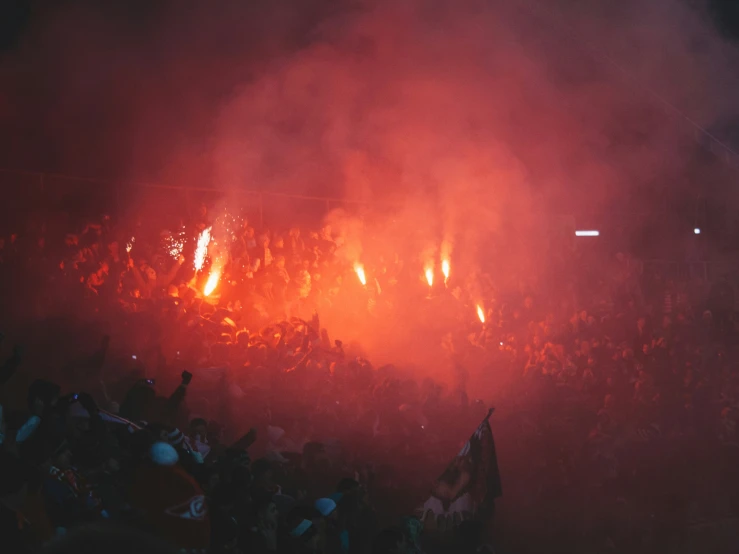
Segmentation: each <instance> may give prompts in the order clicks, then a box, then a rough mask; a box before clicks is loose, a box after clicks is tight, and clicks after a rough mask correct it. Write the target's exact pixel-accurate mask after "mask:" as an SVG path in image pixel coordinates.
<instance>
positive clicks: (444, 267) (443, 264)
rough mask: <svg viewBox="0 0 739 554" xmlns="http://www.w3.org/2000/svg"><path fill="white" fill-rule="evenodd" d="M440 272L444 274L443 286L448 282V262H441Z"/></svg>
mask: <svg viewBox="0 0 739 554" xmlns="http://www.w3.org/2000/svg"><path fill="white" fill-rule="evenodd" d="M441 272H442V273H443V274H444V284H445V285H446V284H447V282H448V281H449V260H441Z"/></svg>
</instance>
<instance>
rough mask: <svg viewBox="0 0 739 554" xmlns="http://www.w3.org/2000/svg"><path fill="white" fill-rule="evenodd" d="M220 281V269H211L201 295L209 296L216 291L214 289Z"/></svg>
mask: <svg viewBox="0 0 739 554" xmlns="http://www.w3.org/2000/svg"><path fill="white" fill-rule="evenodd" d="M220 279H221V270H220V269H212V270H211V272H210V275H209V276H208V280H207V281H206V283H205V288H204V289H203V295H204V296H210V295H211V293H212V292H213V291H214V290H216V287H217V286H218V281H220Z"/></svg>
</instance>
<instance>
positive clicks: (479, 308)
mask: <svg viewBox="0 0 739 554" xmlns="http://www.w3.org/2000/svg"><path fill="white" fill-rule="evenodd" d="M477 317H479V318H480V323H485V311H484V310H483V309H482V306H480V304H478V305H477Z"/></svg>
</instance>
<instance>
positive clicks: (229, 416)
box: [0, 208, 739, 554]
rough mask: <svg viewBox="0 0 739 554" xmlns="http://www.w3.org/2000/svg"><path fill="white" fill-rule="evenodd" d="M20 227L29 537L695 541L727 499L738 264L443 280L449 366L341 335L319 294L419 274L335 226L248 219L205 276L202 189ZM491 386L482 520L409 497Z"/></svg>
mask: <svg viewBox="0 0 739 554" xmlns="http://www.w3.org/2000/svg"><path fill="white" fill-rule="evenodd" d="M29 221H30V223H29V224H28V225H27V226H26V227H25V228H24V229H21V230H18V231H16V230H12V231H11V232H9V233H8V234H7V235H6V236H5V237H3V238H2V239H1V240H0V280H1V282H0V285H1V286H2V290H3V291H4V296H5V297H6V299H5V301H4V305H5V306H6V308H5V309H4V311H3V314H2V316H1V317H2V324H3V329H6V333H7V334H8V337H9V338H8V339H6V340H5V341H4V342H5V344H4V345H3V346H4V348H5V349H7V350H8V352H7V355H8V357H7V361H6V363H5V365H4V366H3V367H2V369H0V383H2V385H1V386H2V389H1V392H2V395H1V396H0V399H1V403H2V406H3V409H2V428H0V431H1V432H2V446H1V448H0V460H2V471H1V472H0V475H1V476H2V485H1V486H0V500H1V501H2V502H1V503H0V518H1V522H2V523H1V524H2V528H3V531H4V532H3V537H8V538H7V539H3V540H4V541H6V544H11V545H13V548H14V549H17V551H18V552H24V551H27V552H34V551H37V550H38V549H40V548H42V547H46V548H57V549H59V548H61V549H63V548H70V550H68V551H72V549H74V546H73V545H74V544H79V541H82V540H88V541H92V540H108V539H109V540H111V541H115V540H117V541H119V542H120V543H124V542H125V541H132V540H140V541H141V545H142V546H140V548H141V549H145V548H152V549H155V548H158V547H157V546H156V543H155V542H149V543H147V541H155V540H157V539H158V540H162V541H164V543H166V544H167V545H169V547H174V548H176V549H178V550H184V551H193V552H194V551H206V550H207V551H209V552H221V551H224V552H225V551H232V552H244V553H248V552H283V551H284V552H292V551H295V552H326V553H333V552H337V553H338V552H352V553H353V552H377V553H378V554H379V553H384V552H394V553H410V552H421V551H426V552H430V553H431V552H437V551H438V552H446V551H455V552H483V551H486V550H485V549H491V548H492V547H490V546H489V545H490V544H491V543H493V542H494V543H495V544H496V547H497V548H499V549H500V550H502V551H508V550H511V551H513V550H515V551H534V550H536V551H540V550H541V548H542V547H543V546H544V545H551V544H556V545H561V548H560V546H557V548H555V550H560V549H561V550H562V551H564V550H568V551H573V552H578V551H583V552H585V551H587V552H593V551H595V552H598V551H617V552H620V551H625V550H630V551H635V552H640V551H644V552H647V551H655V550H662V551H666V552H667V551H671V552H680V550H679V548H680V547H681V545H685V544H689V538H690V537H689V535H690V533H692V529H693V528H698V527H700V526H701V525H703V527H700V528H701V529H703V528H710V529H711V532H713V533H714V535H716V537H712V538H711V539H710V540H714V541H720V537H718V534H719V533H718V532H714V531H715V529H714V527H715V526H713V522H715V521H718V520H722V518H723V519H726V518H730V517H732V516H736V515H737V513H739V495H737V493H736V491H739V482H737V481H738V479H737V475H736V472H735V471H734V470H733V468H734V467H735V466H736V461H737V453H738V452H739V446H738V445H737V438H736V420H737V414H738V413H739V371H738V368H737V362H738V361H739V352H737V351H736V348H735V344H736V340H735V339H736V337H737V327H736V319H735V317H734V306H733V302H734V297H733V288H732V286H731V283H730V282H729V281H727V280H721V281H719V282H717V283H715V284H714V285H713V286H708V284H706V283H699V282H687V281H677V282H674V281H670V280H665V279H663V278H662V277H661V276H659V275H651V274H645V273H644V272H643V271H641V269H640V267H639V265H638V264H637V263H635V262H634V260H630V259H628V258H627V257H623V256H619V257H618V258H617V259H616V260H614V261H613V262H612V265H611V266H610V267H608V268H607V270H604V268H603V267H598V268H592V269H591V270H590V271H588V270H586V269H584V268H583V266H582V264H578V263H576V262H577V260H576V257H577V253H576V252H572V251H569V252H568V253H566V254H562V256H565V258H562V259H560V260H559V261H557V262H552V263H553V265H556V264H559V265H560V266H561V267H563V268H569V270H567V269H563V270H562V272H561V273H563V274H564V277H563V278H562V279H561V280H558V281H556V282H555V281H552V282H549V283H542V282H541V281H539V282H537V280H536V279H535V278H534V276H531V275H530V276H528V278H527V279H518V280H517V282H516V283H515V286H511V284H510V283H509V282H507V283H505V284H503V283H502V282H501V281H499V282H496V280H495V279H492V278H490V277H489V276H488V275H487V274H486V272H485V271H484V269H483V270H482V271H481V272H480V274H478V275H477V276H476V277H475V280H474V282H471V280H465V281H464V282H454V280H452V281H451V282H450V283H449V288H446V287H444V285H443V283H441V284H440V283H437V286H438V288H437V289H433V290H431V291H429V294H428V296H429V299H428V300H429V301H430V302H435V301H437V300H438V301H439V302H441V303H443V306H445V307H444V308H443V309H448V308H447V307H446V306H448V305H451V306H452V308H451V309H450V313H453V314H454V317H450V318H449V321H450V323H449V325H448V328H444V329H441V330H439V329H437V327H438V326H436V327H434V332H435V333H437V331H438V333H437V334H434V333H427V334H428V336H430V337H431V339H429V340H435V341H436V343H437V344H435V345H434V346H435V347H437V348H438V350H439V352H443V353H445V354H444V360H445V363H447V364H448V373H449V374H450V375H452V376H453V378H451V379H449V380H446V381H443V380H440V379H436V380H434V379H431V378H429V377H425V378H424V376H423V375H418V373H412V372H409V371H406V369H405V368H403V367H396V366H394V365H382V366H379V367H377V366H373V365H372V364H371V363H370V361H368V360H367V359H365V358H363V357H358V356H357V352H354V351H353V349H352V347H350V346H349V345H344V344H343V343H342V342H341V341H340V340H333V341H332V340H331V338H330V335H329V331H332V332H333V333H335V332H337V330H329V329H326V328H325V327H324V326H323V325H322V321H321V319H319V314H323V313H324V312H325V311H328V310H336V309H351V310H355V311H360V312H362V313H364V312H366V314H367V317H371V316H372V314H373V313H377V312H382V313H383V314H387V313H392V310H394V309H397V308H398V303H399V302H401V301H402V297H403V296H404V295H405V296H408V294H407V291H408V289H409V287H410V286H411V284H412V286H414V287H417V286H418V283H417V282H416V281H417V278H418V276H417V275H416V272H415V270H414V271H411V270H409V265H408V264H404V262H403V260H402V259H400V257H399V256H397V255H396V253H393V252H387V253H386V254H385V255H384V256H382V257H378V258H377V259H376V260H368V261H367V262H366V263H367V266H368V273H369V274H371V276H372V277H371V279H367V281H368V282H367V283H366V284H365V285H363V284H362V283H360V282H359V280H358V279H357V277H356V275H355V274H354V268H353V267H352V265H351V264H350V263H348V262H347V260H346V259H345V258H344V257H342V256H340V255H338V254H337V253H339V252H340V251H341V248H342V240H343V237H342V236H341V233H340V231H339V232H337V231H336V230H332V229H331V228H330V227H328V226H324V227H323V228H322V229H321V230H320V231H317V232H310V233H305V232H303V231H301V230H299V229H297V228H292V229H286V232H285V233H284V234H279V233H275V232H272V231H270V230H269V229H261V230H259V231H258V232H257V231H255V229H254V228H253V227H252V226H251V225H250V223H249V221H248V220H247V219H246V218H232V219H231V220H230V224H229V226H228V230H229V232H228V235H227V240H225V239H223V238H221V245H220V246H221V253H220V256H221V258H220V259H219V260H218V263H219V276H220V281H219V283H218V286H217V288H216V289H215V291H214V292H213V293H212V294H211V295H209V296H205V295H204V294H203V285H204V279H205V277H207V276H208V275H209V274H210V273H211V269H212V267H213V265H214V264H215V263H216V261H215V260H213V259H209V260H206V262H205V263H204V266H203V268H202V269H201V270H200V271H199V272H196V270H195V268H194V267H193V263H192V260H193V257H194V255H195V252H194V251H195V249H196V247H197V237H198V236H200V234H201V233H202V232H203V231H204V230H206V229H209V228H211V227H212V226H213V225H214V221H210V220H209V214H208V212H207V210H206V209H205V208H203V209H202V210H201V211H200V212H199V213H198V214H197V215H196V216H195V217H193V218H192V219H191V221H186V222H182V224H181V226H179V227H177V228H176V230H175V231H174V232H172V231H170V230H162V229H157V228H156V227H154V228H151V229H149V228H146V226H145V225H142V224H141V223H140V222H137V223H136V224H134V225H132V226H131V227H126V226H124V225H123V224H121V223H118V222H115V219H111V218H110V217H107V216H104V217H102V218H99V219H98V220H96V221H94V222H88V223H87V224H86V225H84V226H82V228H80V229H70V228H69V225H70V223H69V222H68V221H63V220H62V221H59V220H55V221H52V220H48V219H43V220H42V219H40V218H35V219H29ZM224 243H225V248H224ZM557 267H559V266H557ZM509 281H510V279H509ZM565 283H566V285H565ZM357 291H359V292H360V294H357ZM426 292H427V291H425V290H424V291H423V294H424V295H425V294H426ZM358 297H359V298H361V302H358V301H357V300H356V299H357V298H358ZM475 304H481V305H482V306H484V317H482V318H480V319H479V320H478V318H477V316H476V315H475V311H474V306H475ZM460 314H462V315H460ZM482 319H484V323H483V322H482V321H481V320H482ZM11 338H12V342H13V343H14V345H11V344H10V342H11V341H10V339H11ZM437 339H438V340H437ZM13 346H14V348H12V347H13ZM11 348H12V352H11V351H10V350H11ZM473 391H474V394H473ZM478 397H479V398H482V399H483V400H484V402H483V401H482V400H477V398H478ZM19 399H22V401H20V400H19ZM490 401H495V404H496V406H497V407H498V410H497V411H496V414H495V415H494V416H493V419H492V426H493V429H494V431H495V435H496V439H497V442H498V455H499V456H500V466H501V473H502V474H503V481H504V486H505V490H506V492H505V496H504V497H503V498H502V499H501V501H500V502H499V504H500V505H499V507H498V508H497V509H496V514H495V522H494V525H493V520H492V518H491V517H489V514H487V515H486V517H485V518H482V517H475V514H459V517H455V518H453V520H451V523H450V520H449V518H444V517H439V514H438V513H434V512H433V511H430V510H426V511H423V510H419V507H420V506H423V504H424V501H425V500H426V499H428V498H429V494H430V491H431V490H432V483H433V482H434V480H435V479H436V478H438V477H439V474H440V473H441V472H442V471H443V470H444V468H445V467H446V466H447V464H448V463H449V461H450V460H451V459H452V458H453V456H454V455H455V454H456V453H457V451H458V450H459V448H460V446H461V445H462V444H463V443H464V441H465V440H466V439H467V437H468V436H469V435H470V433H471V432H472V431H473V430H474V429H475V427H476V426H477V425H478V424H479V423H480V421H481V420H483V418H484V417H485V415H486V414H487V412H488V405H489V403H490ZM446 500H453V499H446ZM445 505H446V504H445ZM709 524H710V525H709ZM113 525H117V526H119V527H120V526H126V529H135V530H136V532H135V533H134V532H133V531H131V533H126V532H122V531H120V528H116V527H112V526H113ZM696 526H697V527H696ZM712 526H713V527H712ZM121 534H123V535H125V536H126V537H128V538H126V539H125V540H124V539H123V538H121V537H122V535H121ZM101 537H103V538H101ZM116 537H118V538H117V539H116ZM151 537H156V538H157V539H153V538H151ZM702 540H704V541H706V540H709V539H707V538H706V537H705V536H702ZM75 541H78V542H75ZM147 544H150V545H153V546H149V547H147V546H146V545H147ZM717 544H718V542H716V545H717ZM161 548H166V547H165V546H161ZM716 548H718V546H716ZM708 550H709V551H710V548H709V549H708ZM11 551H16V550H11ZM60 551H67V550H60ZM155 551H159V550H155ZM161 551H165V550H161ZM715 551H719V550H715Z"/></svg>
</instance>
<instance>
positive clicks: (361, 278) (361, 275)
mask: <svg viewBox="0 0 739 554" xmlns="http://www.w3.org/2000/svg"><path fill="white" fill-rule="evenodd" d="M354 271H355V272H356V274H357V277H358V278H359V282H360V283H362V286H367V276H366V275H365V274H364V266H363V265H362V264H360V263H359V262H357V263H355V264H354Z"/></svg>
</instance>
